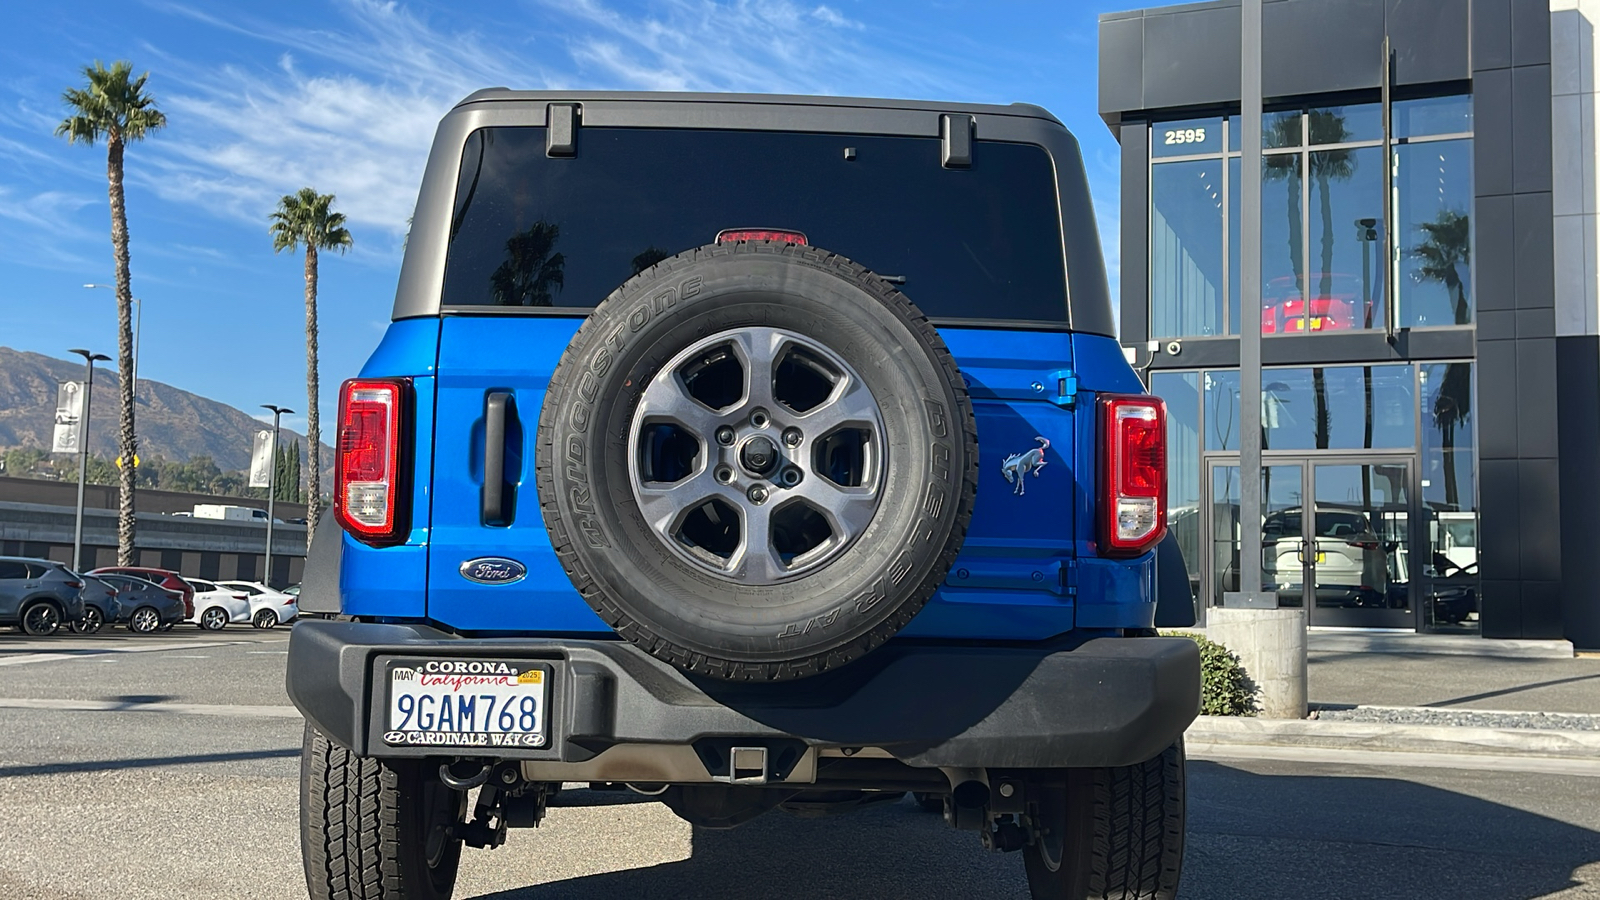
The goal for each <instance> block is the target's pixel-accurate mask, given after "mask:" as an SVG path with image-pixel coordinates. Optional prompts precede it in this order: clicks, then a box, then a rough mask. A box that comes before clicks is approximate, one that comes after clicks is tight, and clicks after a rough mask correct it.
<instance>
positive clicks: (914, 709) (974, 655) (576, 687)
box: [287, 620, 1200, 768]
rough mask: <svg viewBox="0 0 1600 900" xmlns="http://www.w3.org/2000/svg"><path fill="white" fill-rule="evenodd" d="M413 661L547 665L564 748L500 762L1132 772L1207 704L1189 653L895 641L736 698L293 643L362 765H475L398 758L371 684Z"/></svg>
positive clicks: (358, 632)
mask: <svg viewBox="0 0 1600 900" xmlns="http://www.w3.org/2000/svg"><path fill="white" fill-rule="evenodd" d="M408 657H409V658H451V657H460V658H476V659H508V660H518V659H519V660H538V661H546V662H548V663H549V664H550V665H551V675H552V678H553V681H552V688H551V695H550V699H549V710H548V717H549V722H550V726H549V727H550V729H551V737H552V740H550V741H549V743H547V745H546V746H545V747H544V748H542V749H532V748H529V749H509V748H496V749H495V750H494V751H493V752H494V753H495V755H496V756H499V757H502V758H517V759H542V760H553V761H563V762H581V761H585V760H588V759H590V758H592V757H594V756H595V755H596V754H598V753H600V752H601V751H603V750H605V749H606V748H607V747H609V746H612V745H614V744H622V743H644V744H651V743H656V744H691V743H694V742H696V741H699V740H701V739H704V738H722V737H732V738H749V739H754V740H762V739H774V738H798V739H800V740H801V741H804V742H805V743H806V744H808V745H812V746H818V747H880V748H882V749H884V750H886V751H888V752H889V753H890V754H892V755H893V756H894V757H896V758H897V759H900V760H901V761H903V762H905V763H907V764H910V765H913V766H953V767H971V768H979V767H1005V768H1044V767H1050V768H1054V767H1078V766H1112V765H1131V764H1133V763H1137V762H1142V761H1144V760H1146V759H1149V758H1151V757H1153V756H1155V755H1156V754H1157V753H1160V752H1161V751H1162V750H1163V749H1164V748H1166V747H1167V746H1169V745H1170V744H1171V743H1172V742H1173V741H1174V740H1176V739H1177V738H1178V737H1179V735H1181V734H1182V733H1183V731H1184V729H1185V728H1187V727H1188V726H1189V723H1190V722H1192V721H1193V720H1194V718H1195V715H1196V713H1197V711H1198V709H1199V705H1200V654H1199V651H1198V649H1197V648H1196V645H1195V643H1194V642H1193V641H1191V640H1189V639H1187V638H1159V637H1137V638H1109V637H1105V638H1095V639H1092V640H1087V641H1083V642H1081V643H1075V644H1073V643H1067V644H1056V645H1052V646H1048V647H982V646H970V645H967V646H957V645H949V644H918V643H912V642H891V643H890V644H889V645H887V646H885V647H883V648H881V649H879V650H877V651H875V652H874V653H872V654H871V655H869V656H868V657H866V658H865V659H863V660H860V661H859V662H856V663H853V664H851V665H850V666H847V667H845V668H844V669H841V670H839V671H836V672H829V673H824V674H823V675H819V676H816V677H814V678H808V679H804V680H802V681H796V682H786V683H781V684H730V683H727V682H720V681H715V680H712V679H708V678H699V677H690V676H686V675H684V674H683V673H682V672H680V671H678V670H677V669H674V668H672V667H670V666H668V665H666V664H665V663H662V662H660V661H658V660H656V659H654V658H653V657H651V656H649V655H647V654H645V653H643V652H642V651H640V650H638V649H636V648H635V647H633V646H632V645H631V644H628V643H625V642H622V641H596V640H573V639H550V638H494V639H464V638H460V637H457V636H455V635H451V634H447V633H445V632H442V631H438V630H435V629H432V628H428V627H425V626H422V625H383V624H370V623H359V622H338V621H322V620H303V621H301V622H299V623H297V624H296V625H295V627H294V631H293V634H292V636H291V638H290V641H289V666H288V678H287V682H288V691H289V697H290V699H292V700H293V701H294V704H295V706H297V707H299V709H300V711H301V712H302V713H303V714H304V715H305V716H306V718H307V719H309V720H310V721H311V722H312V723H313V724H315V725H316V726H317V728H318V729H320V730H321V731H322V732H324V733H325V734H327V735H328V736H329V737H330V738H332V739H333V740H334V741H336V742H338V743H339V744H342V745H343V746H345V747H347V748H349V749H350V750H352V751H354V752H355V753H357V754H360V755H364V756H365V755H372V756H424V755H437V754H438V753H440V752H446V753H449V752H458V753H459V752H470V751H467V749H466V748H459V749H456V750H454V751H452V750H451V749H449V748H428V747H415V748H413V747H390V746H388V745H386V744H385V743H384V742H383V740H382V735H383V730H384V727H385V725H384V722H383V721H382V714H383V707H384V703H385V697H384V693H383V692H384V685H382V684H381V683H380V681H379V680H378V679H375V678H374V677H373V673H374V672H383V671H384V665H385V663H386V662H387V660H389V659H391V658H408Z"/></svg>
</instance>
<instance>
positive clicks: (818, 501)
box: [537, 241, 978, 680]
mask: <svg viewBox="0 0 1600 900" xmlns="http://www.w3.org/2000/svg"><path fill="white" fill-rule="evenodd" d="M538 437H539V441H538V458H537V474H538V486H539V499H540V505H541V507H542V508H543V511H544V517H545V523H546V525H547V526H548V528H549V530H550V539H551V543H552V544H553V545H554V547H555V550H556V553H557V554H558V556H559V557H560V559H561V562H562V565H563V566H564V567H565V568H566V571H567V574H568V575H569V576H570V577H571V578H572V582H573V584H574V585H576V586H577V588H578V590H579V592H580V593H582V594H583V597H584V599H585V600H587V601H588V603H589V605H590V606H592V607H594V609H595V611H596V612H598V613H599V614H600V616H601V617H602V618H604V619H605V620H606V622H607V623H609V624H610V625H611V626H612V627H613V628H615V629H616V630H617V632H618V633H619V634H621V635H622V636H623V637H624V638H626V639H628V640H629V641H632V642H633V643H635V644H637V645H638V646H640V647H641V648H643V649H645V650H646V651H648V652H649V653H651V654H653V655H655V656H657V657H659V658H661V659H664V660H667V661H669V662H671V663H673V664H675V665H677V666H679V667H681V668H683V669H685V670H688V671H691V672H697V673H704V674H709V675H713V676H716V677H720V678H726V679H730V680H781V679H790V678H799V677H803V676H806V675H810V674H814V673H816V672H820V671H823V670H825V669H829V668H834V667H837V666H840V665H843V664H845V663H848V662H850V661H851V660H853V659H856V658H858V657H860V656H861V655H863V654H865V653H867V652H868V651H870V650H871V649H872V648H874V647H876V646H878V645H879V644H881V643H883V642H884V641H885V640H887V639H888V638H889V637H890V636H891V635H893V634H894V633H895V632H897V631H899V630H900V629H901V628H902V627H904V626H905V624H906V623H907V622H909V621H910V620H911V617H912V616H914V615H915V614H916V613H917V611H918V610H919V609H921V608H922V605H923V604H924V603H926V602H927V600H928V597H929V596H930V595H932V593H933V591H934V589H935V588H936V587H937V586H938V584H939V582H940V581H941V580H942V579H943V578H944V576H945V573H946V572H947V571H948V570H949V568H950V564H951V562H952V561H953V560H954V559H955V556H956V553H957V552H958V551H959V550H960V548H961V542H962V539H963V538H964V537H965V535H966V529H967V524H968V522H969V520H970V518H971V515H972V503H973V498H974V496H975V494H976V490H977V477H978V476H977V463H978V452H977V434H976V427H975V425H974V422H973V417H972V405H971V402H970V400H969V399H968V397H967V392H966V388H965V386H964V385H963V384H962V381H961V376H960V374H959V373H958V372H957V370H956V366H955V362H954V360H953V359H952V358H951V356H950V352H949V351H948V350H947V349H946V348H945V346H944V342H943V341H942V340H940V338H939V335H938V333H937V332H936V331H935V330H934V329H933V326H932V325H930V324H929V322H928V320H927V318H926V317H925V316H923V314H922V313H921V312H920V311H919V310H918V309H917V308H916V307H915V306H914V305H913V304H912V303H911V301H910V300H909V299H907V298H906V297H905V296H904V295H902V294H901V293H899V292H898V291H897V290H895V288H894V287H893V286H892V285H890V284H889V283H888V282H887V281H885V280H884V279H882V278H880V277H879V276H877V275H875V274H873V273H872V272H870V271H868V270H866V269H864V268H862V267H861V266H859V265H857V264H855V263H853V262H851V261H849V260H847V259H845V258H844V257H841V256H838V255H837V254H833V253H828V252H826V251H824V250H820V249H817V248H815V247H807V246H799V245H792V244H783V243H769V242H764V241H763V242H749V243H743V242H741V243H736V244H720V245H713V246H708V247H701V248H699V249H697V250H691V251H688V252H686V253H682V254H679V255H678V256H675V257H672V258H670V259H667V260H664V261H662V262H660V263H658V264H656V265H655V266H653V267H651V268H650V269H647V270H645V271H644V272H641V273H640V274H639V275H637V276H635V277H634V278H632V279H631V280H629V281H628V282H627V283H626V284H624V285H623V286H622V287H621V288H619V289H617V290H616V291H615V292H613V293H612V294H611V296H609V297H607V298H606V299H605V301H604V302H602V303H601V304H600V305H599V306H598V307H597V308H596V309H595V311H594V314H593V315H592V316H590V317H589V319H588V321H587V322H585V323H584V325H583V327H582V328H581V329H579V331H578V333H577V335H576V336H575V337H574V338H573V340H572V343H571V345H570V346H568V348H567V351H566V353H565V355H564V356H563V357H562V359H561V363H560V365H559V366H557V368H556V370H555V374H554V375H553V377H552V378H551V382H550V389H549V393H548V394H547V395H546V398H545V403H544V408H543V410H542V412H541V415H540V420H539V435H538Z"/></svg>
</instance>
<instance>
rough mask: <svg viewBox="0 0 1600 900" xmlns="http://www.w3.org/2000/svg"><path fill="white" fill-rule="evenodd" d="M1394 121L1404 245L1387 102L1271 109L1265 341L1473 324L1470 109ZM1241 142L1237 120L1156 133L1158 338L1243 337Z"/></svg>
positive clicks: (1420, 108)
mask: <svg viewBox="0 0 1600 900" xmlns="http://www.w3.org/2000/svg"><path fill="white" fill-rule="evenodd" d="M1392 111H1393V157H1392V165H1393V172H1392V174H1393V187H1394V203H1393V206H1394V211H1395V215H1396V219H1397V223H1398V227H1397V228H1396V229H1395V231H1394V232H1393V233H1391V231H1390V229H1389V228H1388V227H1387V224H1386V222H1385V212H1384V205H1385V204H1384V164H1385V155H1384V145H1383V115H1382V113H1383V110H1382V105H1381V104H1378V103H1360V104H1345V105H1339V106H1332V105H1327V106H1302V107H1296V108H1291V109H1278V110H1269V111H1268V112H1267V113H1265V115H1264V117H1263V122H1262V153H1263V156H1262V184H1261V266H1262V269H1261V277H1262V284H1261V291H1262V298H1261V309H1260V321H1261V326H1260V327H1261V331H1262V334H1265V335H1281V334H1333V333H1345V332H1350V331H1384V330H1386V329H1387V328H1388V327H1389V325H1390V322H1389V319H1390V317H1391V316H1393V318H1394V320H1395V321H1394V324H1395V325H1396V326H1398V327H1401V328H1412V327H1419V328H1420V327H1435V326H1459V325H1467V324H1470V323H1471V322H1472V307H1473V299H1472V289H1471V246H1472V233H1471V227H1470V224H1471V220H1470V205H1471V196H1472V194H1471V190H1472V157H1471V144H1472V141H1471V127H1472V118H1471V115H1472V113H1471V99H1470V98H1469V97H1466V96H1452V97H1427V98H1419V99H1413V100H1399V101H1395V103H1394V104H1393V110H1392ZM1238 134H1239V127H1238V121H1237V119H1236V118H1231V117H1230V118H1223V117H1211V118H1191V119H1183V120H1173V121H1157V122H1152V123H1151V129H1150V140H1151V147H1150V160H1151V163H1150V261H1149V265H1150V280H1149V284H1150V337H1151V338H1170V337H1207V336H1215V335H1226V334H1238V332H1239V328H1240V301H1239V280H1240V279H1239V238H1238V232H1239V194H1240V191H1239V184H1240V174H1241V170H1240V162H1239V154H1238V143H1239V138H1238ZM1224 147H1226V148H1227V149H1226V150H1224V149H1223V148H1224ZM1391 257H1392V259H1393V267H1394V273H1393V274H1394V279H1393V282H1394V288H1393V289H1392V290H1391V289H1390V288H1389V287H1388V285H1389V284H1390V283H1391V282H1390V272H1391V269H1390V266H1389V264H1388V262H1389V259H1390V258H1391ZM1391 293H1397V294H1398V297H1399V307H1398V312H1397V314H1396V313H1392V312H1391V310H1390V308H1389V304H1390V294H1391Z"/></svg>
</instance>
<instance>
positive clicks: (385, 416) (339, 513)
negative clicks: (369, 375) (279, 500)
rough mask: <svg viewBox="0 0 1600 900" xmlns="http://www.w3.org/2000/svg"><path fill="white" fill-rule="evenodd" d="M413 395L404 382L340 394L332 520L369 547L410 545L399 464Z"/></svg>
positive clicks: (352, 386) (353, 386) (358, 386)
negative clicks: (370, 545)
mask: <svg viewBox="0 0 1600 900" xmlns="http://www.w3.org/2000/svg"><path fill="white" fill-rule="evenodd" d="M410 395H411V385H410V384H409V383H408V382H407V381H405V380H403V379H383V380H369V379H352V380H350V381H346V382H345V383H344V386H343V387H341V388H340V389H339V428H338V431H337V435H338V436H337V440H336V443H335V446H334V466H333V515H334V518H335V519H337V520H338V522H339V525H340V527H342V528H344V530H345V531H347V532H349V533H350V534H351V536H353V537H355V538H356V539H357V540H359V541H362V542H364V543H368V544H375V545H381V544H392V543H397V542H399V541H402V540H404V539H405V532H406V524H407V523H406V516H405V513H406V511H407V506H406V504H405V503H404V502H403V501H404V499H405V498H403V497H401V496H400V493H401V491H402V490H404V478H403V477H402V474H403V473H402V470H401V466H400V459H401V447H402V440H401V438H402V435H404V434H405V433H406V426H407V422H406V418H407V410H408V406H409V401H410Z"/></svg>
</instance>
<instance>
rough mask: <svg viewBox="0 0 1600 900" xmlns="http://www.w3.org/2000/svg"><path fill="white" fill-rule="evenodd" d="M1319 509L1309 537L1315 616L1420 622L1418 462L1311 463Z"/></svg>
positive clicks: (1362, 622)
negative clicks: (1416, 595)
mask: <svg viewBox="0 0 1600 900" xmlns="http://www.w3.org/2000/svg"><path fill="white" fill-rule="evenodd" d="M1310 475H1311V479H1312V493H1311V496H1312V498H1313V501H1312V508H1313V511H1314V514H1313V515H1312V516H1311V517H1310V520H1309V521H1307V522H1306V523H1305V525H1306V526H1307V529H1306V530H1307V531H1309V532H1310V533H1309V534H1307V535H1306V536H1305V542H1304V543H1303V545H1302V546H1303V548H1304V549H1303V552H1302V555H1303V557H1304V562H1305V564H1306V568H1307V570H1308V583H1309V584H1311V585H1312V589H1311V593H1312V595H1313V596H1314V597H1315V601H1316V602H1315V605H1314V606H1313V607H1312V612H1311V624H1313V625H1342V626H1353V627H1363V628H1414V627H1416V614H1415V612H1414V611H1413V604H1412V598H1411V594H1412V591H1411V534H1410V531H1411V504H1410V496H1411V467H1410V465H1409V463H1408V462H1407V461H1406V460H1405V459H1383V460H1372V459H1361V460H1351V461H1348V462H1346V461H1342V460H1341V461H1338V462H1317V463H1315V464H1313V465H1311V466H1310Z"/></svg>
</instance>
